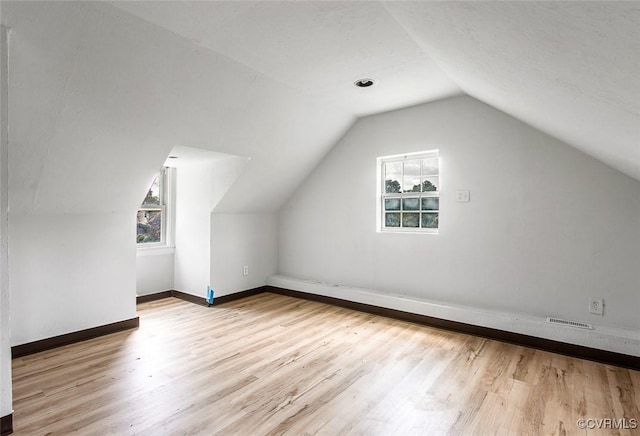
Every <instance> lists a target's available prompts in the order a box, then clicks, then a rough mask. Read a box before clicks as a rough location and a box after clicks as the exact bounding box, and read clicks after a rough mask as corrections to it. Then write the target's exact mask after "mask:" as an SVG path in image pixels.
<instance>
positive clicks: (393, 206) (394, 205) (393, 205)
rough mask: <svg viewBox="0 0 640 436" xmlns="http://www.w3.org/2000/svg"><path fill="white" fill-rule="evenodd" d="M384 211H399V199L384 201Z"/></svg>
mask: <svg viewBox="0 0 640 436" xmlns="http://www.w3.org/2000/svg"><path fill="white" fill-rule="evenodd" d="M384 210H400V199H399V198H387V199H385V200H384Z"/></svg>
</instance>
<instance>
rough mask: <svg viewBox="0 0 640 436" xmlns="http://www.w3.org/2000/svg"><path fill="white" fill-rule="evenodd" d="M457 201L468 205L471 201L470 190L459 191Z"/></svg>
mask: <svg viewBox="0 0 640 436" xmlns="http://www.w3.org/2000/svg"><path fill="white" fill-rule="evenodd" d="M456 201H457V202H460V203H466V202H468V201H469V190H468V189H466V190H457V191H456Z"/></svg>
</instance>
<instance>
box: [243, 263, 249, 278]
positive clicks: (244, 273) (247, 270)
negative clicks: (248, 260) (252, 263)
mask: <svg viewBox="0 0 640 436" xmlns="http://www.w3.org/2000/svg"><path fill="white" fill-rule="evenodd" d="M242 275H243V276H248V275H249V266H248V265H245V266H243V267H242Z"/></svg>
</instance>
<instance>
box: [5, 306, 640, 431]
mask: <svg viewBox="0 0 640 436" xmlns="http://www.w3.org/2000/svg"><path fill="white" fill-rule="evenodd" d="M138 308H139V315H140V329H139V330H136V331H130V332H123V333H118V334H113V335H110V336H106V337H102V338H98V339H94V340H91V341H86V342H82V343H79V344H75V345H71V346H66V347H62V348H58V349H55V350H51V351H47V352H42V353H39V354H34V355H31V356H27V357H23V358H19V359H16V360H14V365H13V374H14V376H13V378H14V379H13V383H14V384H13V386H14V409H15V411H14V427H15V429H16V434H17V435H39V434H59V435H67V434H70V433H73V432H77V433H76V434H82V435H93V434H95V435H105V434H117V435H129V434H142V435H184V434H203V435H212V434H229V435H252V436H255V435H266V434H291V435H307V434H322V435H339V434H362V435H414V434H415V435H439V434H451V435H458V434H461V435H467V434H469V435H471V434H473V435H494V434H495V435H512V434H514V435H515V434H523V435H543V434H544V435H565V434H566V435H573V434H580V435H583V434H589V435H597V434H607V435H610V434H620V435H631V434H640V430H629V429H626V430H625V429H623V430H616V431H615V432H612V431H611V430H602V431H600V430H597V429H596V430H589V431H588V433H587V432H586V431H585V430H580V429H579V428H578V426H577V420H578V419H580V418H593V419H602V418H612V419H628V420H631V419H637V420H639V421H640V410H639V407H638V405H639V404H640V372H638V371H630V370H626V369H621V368H618V367H614V366H607V365H602V364H597V363H593V362H589V361H584V360H580V359H575V358H569V357H564V356H560V355H556V354H553V353H547V352H542V351H536V350H532V349H529V348H524V347H518V346H514V345H508V344H504V343H501V342H497V341H491V340H486V339H481V338H477V337H473V336H468V335H463V334H457V333H450V332H447V331H442V330H438V329H434V328H428V327H424V326H420V325H416V324H412V323H408V322H402V321H395V320H391V319H387V318H383V317H379V316H374V315H369V314H365V313H360V312H354V311H351V310H347V309H342V308H337V307H333V306H327V305H324V304H320V303H315V302H309V301H305V300H299V299H295V298H290V297H284V296H280V295H274V294H261V295H257V296H254V297H250V298H246V299H243V300H238V301H235V302H231V303H228V304H226V305H221V306H218V307H214V308H206V307H201V306H197V305H194V304H191V303H187V302H183V301H181V300H177V299H173V298H169V299H165V300H160V301H156V302H152V303H146V304H143V305H140V306H138ZM639 424H640V423H639Z"/></svg>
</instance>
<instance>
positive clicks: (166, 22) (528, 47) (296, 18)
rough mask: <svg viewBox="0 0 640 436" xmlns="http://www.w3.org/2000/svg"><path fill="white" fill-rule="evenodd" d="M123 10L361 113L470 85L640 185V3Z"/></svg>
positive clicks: (171, 5)
mask: <svg viewBox="0 0 640 436" xmlns="http://www.w3.org/2000/svg"><path fill="white" fill-rule="evenodd" d="M112 4H114V5H116V6H117V7H119V8H121V9H123V10H126V11H128V12H130V13H132V14H134V15H136V16H138V17H140V18H142V19H144V20H146V21H148V22H151V23H154V24H157V25H159V26H161V27H163V28H165V29H168V30H170V31H171V32H174V33H175V34H178V35H180V36H182V37H185V38H187V39H188V40H190V41H191V42H193V43H195V44H198V45H199V46H202V47H206V48H208V49H210V50H213V51H215V52H217V53H220V54H223V55H225V56H228V57H230V58H233V59H234V60H236V61H238V62H241V63H243V64H245V65H247V66H249V67H250V68H252V69H254V70H256V71H258V72H260V73H262V74H264V75H267V76H269V77H271V78H273V79H275V80H277V81H279V82H281V83H284V84H287V85H288V86H291V87H293V88H295V89H296V90H298V91H300V92H301V93H304V94H305V95H307V96H308V97H309V98H313V99H317V100H318V101H319V102H322V103H326V104H330V105H334V106H337V107H340V108H344V109H346V110H348V111H349V112H350V113H351V114H353V115H356V116H362V115H367V114H371V113H376V112H381V111H386V110H390V109H394V108H398V107H404V106H409V105H413V104H416V103H420V102H424V101H430V100H434V99H437V98H440V97H444V96H448V95H452V94H455V93H458V92H460V90H462V91H464V92H465V93H467V94H469V95H472V96H474V97H476V98H478V99H480V100H482V101H484V102H486V103H488V104H491V105H492V106H494V107H497V108H498V109H501V110H503V111H505V112H507V113H509V114H511V115H513V116H515V117H517V118H520V119H521V120H523V121H525V122H527V123H529V124H531V125H533V126H535V127H538V128H539V129H541V130H544V131H546V132H548V133H550V134H552V135H554V136H556V137H558V138H560V139H562V140H564V141H566V142H567V143H569V144H570V145H573V146H574V147H576V148H579V149H581V150H582V151H584V152H586V153H587V154H590V155H592V156H594V157H596V158H598V159H600V160H602V161H604V162H605V163H607V164H609V165H611V166H613V167H614V168H617V169H618V170H620V171H622V172H625V173H626V174H628V175H631V176H633V177H635V178H637V179H640V118H639V117H640V3H637V2H603V3H599V2H429V1H415V2H404V1H393V2H374V1H371V2H323V1H315V2H314V1H311V2H289V1H286V2H271V1H270V2H190V1H179V2H172V1H167V2H164V1H163V2H147V1H142V2H130V1H127V2H113V3H112ZM362 77H371V78H374V79H376V80H378V83H377V84H376V86H374V87H372V88H368V89H358V88H355V87H354V86H353V82H354V81H355V80H357V79H359V78H362Z"/></svg>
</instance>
